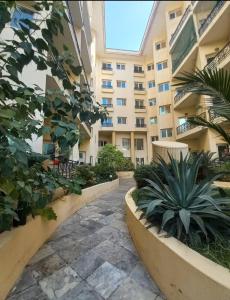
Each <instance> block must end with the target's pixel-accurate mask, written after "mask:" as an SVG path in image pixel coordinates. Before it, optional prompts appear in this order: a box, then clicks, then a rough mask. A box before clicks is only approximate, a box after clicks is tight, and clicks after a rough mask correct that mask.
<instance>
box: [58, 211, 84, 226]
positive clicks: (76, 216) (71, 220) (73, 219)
mask: <svg viewBox="0 0 230 300" xmlns="http://www.w3.org/2000/svg"><path fill="white" fill-rule="evenodd" d="M80 220H81V216H80V215H79V214H77V213H75V214H73V215H72V216H71V217H70V218H69V219H68V220H66V221H65V222H64V223H63V224H62V226H65V225H71V224H75V223H78V222H79V221H80Z"/></svg>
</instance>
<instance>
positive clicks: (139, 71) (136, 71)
mask: <svg viewBox="0 0 230 300" xmlns="http://www.w3.org/2000/svg"><path fill="white" fill-rule="evenodd" d="M133 72H134V73H142V74H143V73H144V70H139V69H135V68H134V70H133Z"/></svg>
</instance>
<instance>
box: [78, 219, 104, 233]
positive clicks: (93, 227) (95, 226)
mask: <svg viewBox="0 0 230 300" xmlns="http://www.w3.org/2000/svg"><path fill="white" fill-rule="evenodd" d="M80 225H81V226H83V227H86V228H87V229H89V231H90V233H94V232H95V231H97V230H99V229H100V228H102V227H103V224H101V223H99V222H97V221H94V220H92V219H82V220H81V221H80Z"/></svg>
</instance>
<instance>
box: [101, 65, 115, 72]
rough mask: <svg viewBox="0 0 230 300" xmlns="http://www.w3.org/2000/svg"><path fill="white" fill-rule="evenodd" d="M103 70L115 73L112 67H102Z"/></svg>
mask: <svg viewBox="0 0 230 300" xmlns="http://www.w3.org/2000/svg"><path fill="white" fill-rule="evenodd" d="M101 69H102V70H105V71H113V68H111V67H105V66H102V68H101Z"/></svg>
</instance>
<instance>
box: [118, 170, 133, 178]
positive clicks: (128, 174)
mask: <svg viewBox="0 0 230 300" xmlns="http://www.w3.org/2000/svg"><path fill="white" fill-rule="evenodd" d="M133 175H134V172H133V171H119V172H117V176H118V178H126V179H128V178H133Z"/></svg>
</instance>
